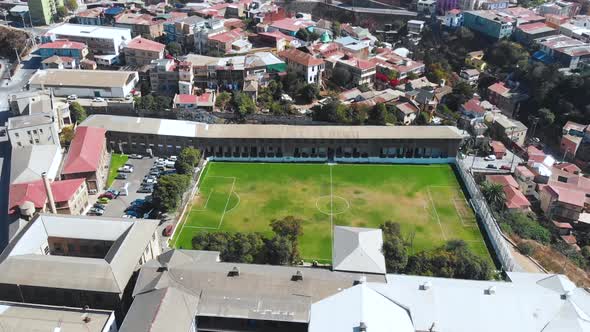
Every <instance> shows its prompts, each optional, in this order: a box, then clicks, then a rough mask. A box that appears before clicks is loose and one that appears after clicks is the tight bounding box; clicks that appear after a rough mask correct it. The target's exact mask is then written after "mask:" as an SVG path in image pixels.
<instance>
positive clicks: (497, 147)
mask: <svg viewBox="0 0 590 332" xmlns="http://www.w3.org/2000/svg"><path fill="white" fill-rule="evenodd" d="M490 146H491V147H492V150H494V152H495V153H506V147H505V146H504V143H502V142H500V141H491V142H490Z"/></svg>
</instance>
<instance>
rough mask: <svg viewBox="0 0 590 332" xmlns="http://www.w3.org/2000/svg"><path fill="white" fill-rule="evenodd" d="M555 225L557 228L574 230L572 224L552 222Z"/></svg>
mask: <svg viewBox="0 0 590 332" xmlns="http://www.w3.org/2000/svg"><path fill="white" fill-rule="evenodd" d="M552 222H553V225H554V226H555V227H557V228H562V229H572V228H573V227H572V224H570V223H569V222H559V221H555V220H552Z"/></svg>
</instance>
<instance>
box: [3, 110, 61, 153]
mask: <svg viewBox="0 0 590 332" xmlns="http://www.w3.org/2000/svg"><path fill="white" fill-rule="evenodd" d="M6 127H7V128H6V129H7V131H8V137H9V139H10V144H11V145H12V147H15V148H21V147H25V146H30V145H57V146H59V127H58V121H57V119H56V118H55V117H54V116H53V115H51V114H49V113H38V114H32V115H21V116H16V117H12V118H9V119H8V122H7V123H6Z"/></svg>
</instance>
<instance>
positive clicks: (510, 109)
mask: <svg viewBox="0 0 590 332" xmlns="http://www.w3.org/2000/svg"><path fill="white" fill-rule="evenodd" d="M487 92H488V100H489V101H490V103H492V104H494V105H496V106H498V108H499V109H501V110H502V113H504V114H506V115H507V116H510V117H512V116H514V113H515V111H516V109H517V108H518V105H519V104H520V103H521V102H522V101H524V100H526V99H527V98H528V96H527V95H525V94H523V93H520V92H518V91H515V90H513V89H511V88H510V87H508V86H506V84H505V83H504V82H498V83H494V84H492V85H490V86H489V87H488V90H487Z"/></svg>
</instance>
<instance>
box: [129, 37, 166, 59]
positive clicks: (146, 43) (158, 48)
mask: <svg viewBox="0 0 590 332" xmlns="http://www.w3.org/2000/svg"><path fill="white" fill-rule="evenodd" d="M165 48H166V45H164V44H160V43H158V42H155V41H152V40H149V39H145V38H143V37H135V38H133V40H131V41H130V42H129V43H127V45H125V47H124V48H123V54H125V63H127V64H128V65H132V66H142V65H149V64H150V63H151V62H152V60H158V59H162V58H163V57H164V49H165Z"/></svg>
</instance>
